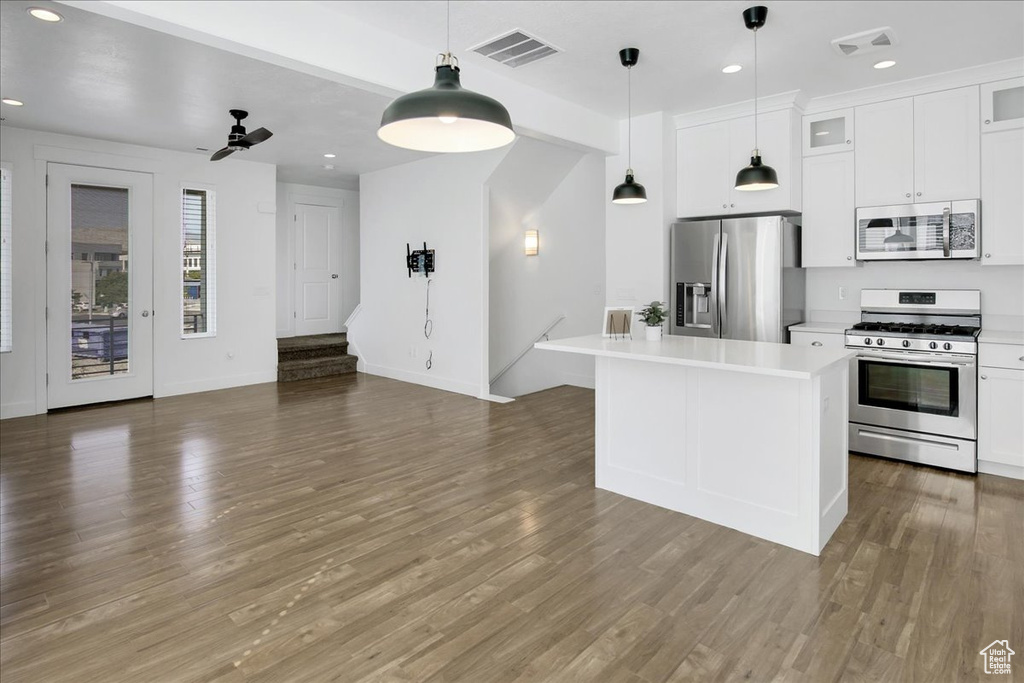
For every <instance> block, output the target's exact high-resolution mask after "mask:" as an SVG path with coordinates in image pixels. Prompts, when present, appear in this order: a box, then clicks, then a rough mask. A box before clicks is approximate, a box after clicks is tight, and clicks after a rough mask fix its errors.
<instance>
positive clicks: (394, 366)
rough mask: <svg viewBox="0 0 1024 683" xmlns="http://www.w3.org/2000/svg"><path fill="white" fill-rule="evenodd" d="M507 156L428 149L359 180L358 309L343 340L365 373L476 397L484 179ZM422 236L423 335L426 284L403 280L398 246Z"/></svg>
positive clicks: (483, 329)
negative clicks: (426, 257)
mask: <svg viewBox="0 0 1024 683" xmlns="http://www.w3.org/2000/svg"><path fill="white" fill-rule="evenodd" d="M507 152H508V148H504V149H500V150H494V151H490V152H476V153H470V154H449V155H438V156H435V157H431V158H428V159H422V160H420V161H416V162H413V163H410V164H405V165H402V166H396V167H394V168H388V169H383V170H380V171H375V172H373V173H366V174H363V175H362V176H360V181H359V195H360V196H359V199H360V202H359V204H360V207H359V209H360V210H359V214H360V219H359V252H360V275H359V277H360V299H361V301H360V304H361V309H360V310H361V312H360V313H359V315H358V316H357V317H356V318H355V319H354V321H353V323H352V325H351V327H350V328H349V339H350V340H351V341H352V342H353V345H354V346H355V347H357V348H358V353H359V354H360V358H361V360H362V366H363V369H364V370H365V371H366V372H367V373H370V374H375V375H382V376H385V377H392V378H395V379H400V380H403V381H407V382H413V383H416V384H423V385H426V386H432V387H436V388H439V389H445V390H448V391H455V392H458V393H462V394H468V395H471V396H482V395H486V393H487V391H488V385H487V384H488V383H487V379H488V378H487V369H488V361H487V330H488V323H487V313H488V311H487V281H488V275H487V270H488V252H487V249H488V247H487V242H488V220H489V213H488V203H489V202H488V198H487V188H486V187H485V182H486V181H487V178H488V177H489V176H490V175H491V172H492V171H493V170H494V168H495V166H496V165H497V164H498V163H499V162H500V161H501V159H502V158H503V157H504V156H505V154H506V153H507ZM424 241H426V243H427V247H428V248H430V249H434V250H435V251H436V259H437V261H436V263H437V272H436V273H434V274H433V275H432V276H431V280H432V281H433V282H432V284H431V286H430V312H431V317H432V318H433V321H434V331H433V334H432V336H431V338H430V339H429V340H428V339H425V338H424V336H423V324H424V308H425V303H426V280H425V279H424V278H423V277H422V276H415V277H413V278H409V276H408V273H407V272H406V268H405V251H406V243H410V244H411V245H412V248H413V249H415V248H417V246H418V247H420V248H422V245H423V242H424ZM430 351H433V366H432V368H431V369H429V370H428V369H427V368H426V367H425V363H426V360H427V358H428V355H429V353H430Z"/></svg>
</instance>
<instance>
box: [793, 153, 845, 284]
mask: <svg viewBox="0 0 1024 683" xmlns="http://www.w3.org/2000/svg"><path fill="white" fill-rule="evenodd" d="M853 168H854V161H853V152H843V153H842V154H823V155H821V156H812V157H807V158H806V159H804V173H803V177H804V183H803V191H804V212H803V214H804V215H803V226H802V227H801V228H800V235H801V241H802V243H803V251H802V261H803V266H804V268H815V267H829V266H853V265H856V263H857V262H856V261H855V260H854V258H853V256H854V242H855V236H856V235H855V233H856V226H857V221H856V212H857V209H856V205H855V203H854V199H853V192H854V189H853V188H854V178H853Z"/></svg>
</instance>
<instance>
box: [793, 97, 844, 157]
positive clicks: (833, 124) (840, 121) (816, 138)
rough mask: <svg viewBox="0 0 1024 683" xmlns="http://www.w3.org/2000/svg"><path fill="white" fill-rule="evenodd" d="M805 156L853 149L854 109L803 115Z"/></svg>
mask: <svg viewBox="0 0 1024 683" xmlns="http://www.w3.org/2000/svg"><path fill="white" fill-rule="evenodd" d="M803 122H804V131H803V152H804V156H811V155H814V154H830V153H832V152H852V151H853V109H840V110H838V111H830V112H825V113H823V114H813V115H809V116H805V117H803Z"/></svg>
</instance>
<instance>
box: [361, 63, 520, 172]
mask: <svg viewBox="0 0 1024 683" xmlns="http://www.w3.org/2000/svg"><path fill="white" fill-rule="evenodd" d="M442 58H443V61H442V63H441V64H439V65H438V66H437V67H436V68H435V74H434V85H433V87H431V88H427V89H426V90H418V91H416V92H412V93H409V94H408V95H402V96H401V97H399V98H398V99H396V100H395V101H394V102H392V103H391V104H390V105H388V108H387V109H385V110H384V115H383V116H381V119H380V128H379V129H377V137H379V138H380V139H381V140H383V141H384V142H386V143H388V144H391V145H395V146H396V147H404V148H405V149H415V150H419V151H421V152H478V151H481V150H485V149H495V148H497V147H503V146H505V145H507V144H508V143H510V142H512V141H513V140H514V139H515V137H516V134H515V132H514V131H513V130H512V118H511V117H510V116H509V115H508V110H507V109H505V107H504V106H502V104H501V103H500V102H498V101H497V100H496V99H494V98H492V97H487V96H486V95H481V94H480V93H475V92H473V91H471V90H466V89H465V88H463V87H462V84H461V83H460V82H459V67H458V63H457V61H456V62H455V63H454V64H453V63H452V60H454V57H452V56H451V55H449V54H445V55H442Z"/></svg>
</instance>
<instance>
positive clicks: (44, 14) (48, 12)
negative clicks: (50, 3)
mask: <svg viewBox="0 0 1024 683" xmlns="http://www.w3.org/2000/svg"><path fill="white" fill-rule="evenodd" d="M28 13H29V14H31V15H32V16H33V17H35V18H36V19H39V20H40V21H49V22H51V23H56V22H58V21H64V17H62V16H61V15H59V14H57V13H56V12H54V11H53V10H52V9H45V8H43V7H29V8H28Z"/></svg>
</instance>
